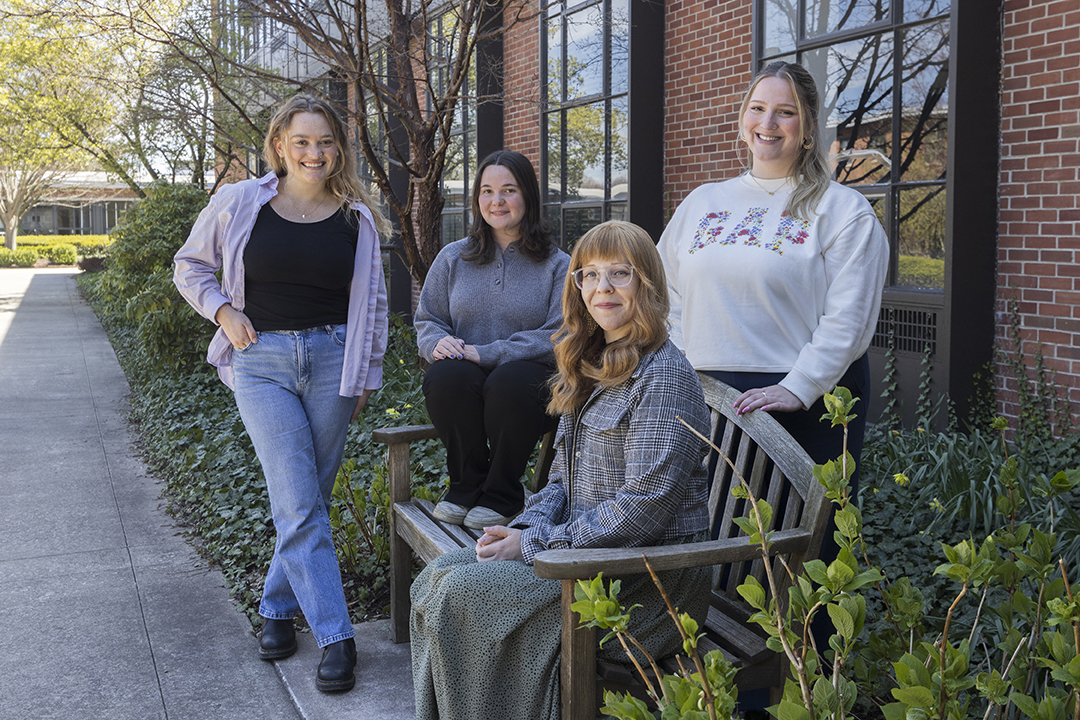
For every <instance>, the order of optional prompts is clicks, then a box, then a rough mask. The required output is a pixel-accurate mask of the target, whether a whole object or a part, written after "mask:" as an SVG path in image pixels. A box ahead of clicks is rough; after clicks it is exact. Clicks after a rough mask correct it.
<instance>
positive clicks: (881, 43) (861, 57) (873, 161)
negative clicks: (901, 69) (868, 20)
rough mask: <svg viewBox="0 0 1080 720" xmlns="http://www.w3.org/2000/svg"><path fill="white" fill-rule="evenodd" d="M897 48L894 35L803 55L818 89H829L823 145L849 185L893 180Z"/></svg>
mask: <svg viewBox="0 0 1080 720" xmlns="http://www.w3.org/2000/svg"><path fill="white" fill-rule="evenodd" d="M892 50H893V42H892V35H891V34H888V35H873V36H871V37H868V38H863V39H860V40H853V41H851V42H847V43H842V44H840V45H833V46H832V47H829V48H823V49H821V50H815V51H813V52H810V53H806V55H805V56H804V60H805V61H806V66H807V69H808V70H810V72H811V74H813V75H814V79H815V80H816V81H817V83H818V87H819V88H820V87H825V88H826V89H825V92H824V93H823V94H822V98H823V99H822V108H821V117H823V118H824V119H825V125H824V127H823V128H822V133H821V134H822V141H823V142H824V143H825V146H826V147H827V148H828V149H829V155H830V158H829V160H830V164H831V165H832V166H833V167H834V168H835V170H836V178H837V180H838V182H841V183H844V184H845V185H853V184H860V183H877V182H888V181H889V179H890V166H891V161H892V142H891V139H892V112H893V107H892V104H893V98H892ZM823 78H824V79H825V81H824V82H822V80H823Z"/></svg>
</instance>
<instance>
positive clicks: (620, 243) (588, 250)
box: [548, 220, 669, 415]
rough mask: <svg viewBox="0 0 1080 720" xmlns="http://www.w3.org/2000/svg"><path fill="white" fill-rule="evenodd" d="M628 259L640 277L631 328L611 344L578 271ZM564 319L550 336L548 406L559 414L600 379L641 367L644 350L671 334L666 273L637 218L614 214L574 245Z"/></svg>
mask: <svg viewBox="0 0 1080 720" xmlns="http://www.w3.org/2000/svg"><path fill="white" fill-rule="evenodd" d="M598 259H604V260H616V261H620V262H628V263H630V265H632V266H633V268H634V275H635V277H637V278H638V288H637V292H636V293H635V295H634V302H633V306H632V308H631V309H632V313H631V316H630V320H629V323H628V324H629V326H630V332H629V333H627V334H626V335H625V336H623V337H622V338H619V339H618V340H616V341H615V342H613V343H611V344H607V343H605V342H604V334H603V333H602V332H599V331H597V328H596V325H595V323H590V322H589V321H590V320H591V319H592V318H591V316H590V314H589V310H588V308H587V307H586V306H585V301H584V299H582V297H581V290H579V289H578V287H577V286H576V285H575V284H574V278H573V275H572V274H573V272H574V271H575V270H577V269H578V268H580V267H582V266H584V265H586V264H588V263H589V262H592V261H593V260H598ZM562 308H563V322H562V325H561V326H560V327H559V329H558V330H557V331H556V332H555V334H554V335H552V336H551V339H552V341H553V342H554V343H555V362H556V363H557V365H558V370H557V372H556V373H555V375H554V377H552V379H551V402H550V403H549V404H548V412H549V413H551V414H553V415H556V414H562V413H566V412H572V411H574V410H576V409H577V408H579V407H581V405H582V404H584V402H585V401H586V400H587V399H588V398H589V395H590V394H591V393H592V391H593V389H594V388H595V387H596V386H597V385H601V386H603V387H613V386H615V385H618V384H619V383H622V382H625V381H626V380H627V379H629V377H630V376H631V375H632V374H633V372H634V370H636V369H637V366H638V363H640V362H641V356H642V355H645V354H646V353H650V352H653V351H655V350H658V349H659V348H660V346H661V345H663V344H664V342H665V341H666V340H667V337H668V332H667V315H668V308H669V303H668V291H667V276H666V275H665V274H664V266H663V264H662V263H661V261H660V254H659V253H658V252H657V251H656V244H655V243H653V241H652V238H650V237H649V234H648V233H646V232H645V231H644V230H642V229H641V228H640V227H638V226H637V225H634V224H633V223H628V222H623V221H621V220H609V221H608V222H606V223H602V224H600V225H597V226H596V227H594V228H592V229H591V230H589V231H588V232H587V233H585V235H583V236H582V238H581V239H580V240H578V242H577V245H575V246H574V253H573V255H571V256H570V269H569V271H568V272H567V275H566V281H565V282H564V283H563V296H562Z"/></svg>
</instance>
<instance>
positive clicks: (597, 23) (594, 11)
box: [549, 5, 604, 100]
mask: <svg viewBox="0 0 1080 720" xmlns="http://www.w3.org/2000/svg"><path fill="white" fill-rule="evenodd" d="M549 57H550V55H549ZM603 91H604V17H603V14H602V6H600V5H593V6H592V7H588V8H585V9H584V10H579V11H578V12H575V13H572V14H570V15H568V16H567V18H566V99H567V100H572V99H574V98H579V97H585V96H587V95H598V94H600V93H602V92H603Z"/></svg>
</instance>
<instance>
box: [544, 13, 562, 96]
mask: <svg viewBox="0 0 1080 720" xmlns="http://www.w3.org/2000/svg"><path fill="white" fill-rule="evenodd" d="M559 20H560V18H559V16H558V15H556V16H555V17H554V18H552V19H551V20H550V21H549V23H548V30H547V96H548V100H549V101H551V102H562V100H563V92H562V23H561V22H559Z"/></svg>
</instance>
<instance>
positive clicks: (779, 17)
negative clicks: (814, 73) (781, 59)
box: [764, 0, 799, 57]
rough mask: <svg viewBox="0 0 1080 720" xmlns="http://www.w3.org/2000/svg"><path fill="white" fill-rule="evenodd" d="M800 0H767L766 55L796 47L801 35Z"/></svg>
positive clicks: (765, 16)
mask: <svg viewBox="0 0 1080 720" xmlns="http://www.w3.org/2000/svg"><path fill="white" fill-rule="evenodd" d="M797 2H798V0H765V13H764V21H765V57H770V56H772V55H777V54H779V53H782V52H784V51H787V50H793V49H794V48H795V41H796V40H797V39H798V37H799V10H798V7H797V5H796V3H797Z"/></svg>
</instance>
